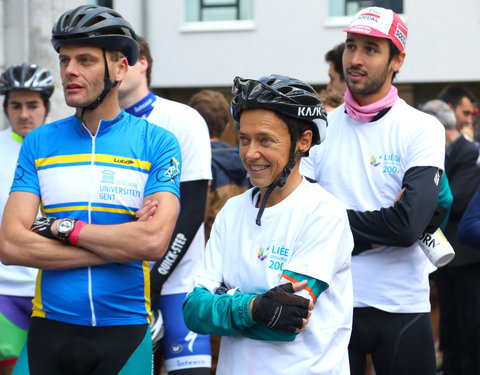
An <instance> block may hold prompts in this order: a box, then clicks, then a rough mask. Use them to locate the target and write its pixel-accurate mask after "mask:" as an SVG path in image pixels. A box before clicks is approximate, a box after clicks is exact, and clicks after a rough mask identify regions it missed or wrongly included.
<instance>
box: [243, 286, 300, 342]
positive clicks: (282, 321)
mask: <svg viewBox="0 0 480 375" xmlns="http://www.w3.org/2000/svg"><path fill="white" fill-rule="evenodd" d="M293 293H294V290H293V286H292V284H290V283H287V284H282V285H279V286H276V287H274V288H272V289H270V290H269V291H267V293H265V294H259V295H258V296H257V297H255V300H254V301H253V306H252V319H253V320H255V321H256V322H259V323H262V324H264V325H265V326H267V327H268V328H273V329H277V330H279V331H284V332H290V333H294V332H295V331H296V330H297V329H300V328H302V326H303V320H302V319H303V318H306V317H307V316H308V305H309V300H308V299H306V298H303V297H300V296H297V295H295V294H293Z"/></svg>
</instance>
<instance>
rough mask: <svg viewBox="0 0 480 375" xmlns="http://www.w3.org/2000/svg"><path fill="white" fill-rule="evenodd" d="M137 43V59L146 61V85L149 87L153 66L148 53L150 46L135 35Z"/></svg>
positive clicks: (143, 39)
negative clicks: (141, 58)
mask: <svg viewBox="0 0 480 375" xmlns="http://www.w3.org/2000/svg"><path fill="white" fill-rule="evenodd" d="M137 42H138V46H139V50H138V57H139V58H140V57H145V58H146V59H147V63H148V68H147V72H146V75H147V85H148V87H150V83H151V82H152V65H153V59H152V53H151V52H150V46H149V45H148V42H147V40H146V39H145V38H144V37H142V36H140V35H137Z"/></svg>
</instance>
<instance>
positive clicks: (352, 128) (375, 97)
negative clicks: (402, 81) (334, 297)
mask: <svg viewBox="0 0 480 375" xmlns="http://www.w3.org/2000/svg"><path fill="white" fill-rule="evenodd" d="M344 31H345V32H346V41H345V51H344V54H343V69H344V75H345V81H346V84H347V91H346V92H345V102H344V104H343V105H340V106H339V107H337V108H336V109H334V110H333V111H331V112H330V113H329V114H328V121H329V127H328V129H327V134H326V139H325V142H323V143H322V144H321V145H319V146H316V147H313V148H312V150H311V153H310V156H309V157H308V158H305V159H303V160H302V163H303V162H306V163H308V164H309V169H310V170H313V171H314V175H313V176H309V177H313V178H314V179H315V180H316V181H318V184H319V185H320V186H322V187H323V188H325V189H326V190H327V191H328V192H330V193H331V194H333V195H335V196H336V197H337V198H338V199H339V200H340V201H342V202H343V203H344V204H345V206H346V208H347V214H348V218H349V223H350V227H351V229H352V233H353V237H354V240H355V248H354V251H353V257H352V277H353V288H354V312H353V328H352V335H351V339H350V344H349V357H350V367H351V373H352V374H355V375H356V374H364V373H365V367H366V357H367V355H368V354H371V355H372V359H373V364H374V367H375V372H376V373H377V374H410V375H427V374H428V375H434V374H435V372H436V363H435V350H434V341H433V333H432V325H431V321H430V314H429V313H430V302H429V298H430V294H429V270H430V269H431V266H430V261H429V260H428V258H427V257H426V255H425V253H424V252H423V250H422V249H421V246H420V243H419V241H418V238H419V237H420V235H421V234H422V233H424V232H425V231H427V230H426V229H427V228H428V224H429V222H430V221H431V218H432V216H433V214H434V212H435V209H436V206H437V202H438V194H439V189H440V179H441V176H442V173H443V168H444V151H445V150H444V144H445V135H444V131H443V127H442V125H441V124H440V123H439V122H438V120H436V119H435V118H434V117H432V116H430V115H427V114H425V113H422V112H421V111H419V110H417V109H415V108H413V107H411V106H409V105H408V104H407V103H406V102H405V101H404V100H402V99H401V98H400V97H399V96H398V91H397V89H396V87H395V86H394V85H393V84H392V82H393V80H394V78H395V76H396V75H397V73H398V71H399V70H400V69H401V67H402V66H403V63H404V60H405V56H406V53H405V45H406V41H407V33H408V29H407V26H406V25H405V23H404V22H403V20H402V19H401V18H400V17H399V16H398V15H397V14H396V13H395V12H393V11H392V10H391V9H385V8H381V7H369V8H365V9H362V10H361V11H359V12H358V13H357V14H355V16H354V17H353V19H352V22H351V24H350V25H349V27H347V28H346V29H345V30H344ZM307 176H308V175H307ZM400 192H402V195H401V197H400V199H399V200H398V201H396V198H397V196H398V195H399V193H400ZM405 275H408V277H405Z"/></svg>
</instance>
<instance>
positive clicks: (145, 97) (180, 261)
mask: <svg viewBox="0 0 480 375" xmlns="http://www.w3.org/2000/svg"><path fill="white" fill-rule="evenodd" d="M137 40H138V43H139V58H138V61H137V62H136V63H135V64H134V65H133V66H132V67H131V68H130V69H129V70H128V72H127V75H126V77H125V79H124V80H123V81H122V83H121V84H120V88H119V93H118V94H119V101H120V106H121V107H122V108H125V111H126V112H127V113H130V114H132V115H134V116H137V117H140V118H144V119H146V120H148V121H149V122H151V123H153V124H156V125H158V126H160V127H162V128H164V129H167V130H169V131H171V132H172V133H173V134H174V135H175V136H176V137H177V139H178V142H179V144H180V149H181V152H182V161H183V167H182V174H181V176H180V197H181V198H180V206H181V210H180V214H179V217H178V219H177V222H176V225H175V229H174V231H173V234H172V238H171V240H170V244H169V246H168V250H167V252H166V253H165V255H164V256H163V258H162V259H161V260H159V261H158V262H156V263H151V264H150V267H151V271H150V273H151V290H152V292H151V293H152V306H153V314H154V318H155V321H154V325H153V326H152V327H155V326H158V325H159V324H160V322H159V320H160V319H163V324H164V329H163V337H162V338H161V340H160V338H159V335H156V334H155V333H159V332H161V330H159V329H155V330H154V331H152V332H154V335H153V340H154V347H155V348H157V347H158V349H159V350H157V355H156V356H155V358H156V361H155V367H156V369H158V368H159V367H160V366H159V362H160V359H161V357H162V356H163V359H164V361H165V367H166V369H167V371H168V373H169V374H175V375H181V374H187V375H188V374H195V375H202V374H209V373H210V367H211V355H210V338H209V337H208V336H205V335H203V336H202V335H198V334H197V333H195V332H191V331H190V330H189V329H187V327H186V326H185V323H184V322H183V319H182V315H181V305H182V302H183V300H184V299H185V295H186V294H187V292H188V291H189V290H190V289H191V288H192V285H193V279H192V273H193V268H194V266H195V264H196V263H197V261H198V260H200V258H201V257H202V256H203V253H204V252H205V235H204V224H203V221H204V214H205V202H206V199H207V188H208V182H209V180H211V178H212V173H211V167H210V164H211V151H210V142H209V136H208V128H207V125H206V124H205V121H204V120H203V118H202V116H200V115H199V113H198V112H197V111H195V110H194V109H192V108H190V107H189V106H187V105H185V104H182V103H178V102H174V101H171V100H168V99H165V98H161V97H159V96H156V95H155V94H153V92H152V91H150V89H149V87H150V82H151V72H152V65H153V59H152V55H151V52H150V46H149V45H148V42H147V41H146V40H145V38H143V37H141V36H137ZM157 342H158V345H157ZM160 353H161V354H162V356H159V355H158V354H160Z"/></svg>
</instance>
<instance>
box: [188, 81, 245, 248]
mask: <svg viewBox="0 0 480 375" xmlns="http://www.w3.org/2000/svg"><path fill="white" fill-rule="evenodd" d="M188 105H190V106H191V107H192V108H194V109H196V110H197V111H198V112H199V113H200V115H202V117H203V118H204V119H205V121H206V123H207V126H208V131H209V133H210V144H211V146H212V181H211V183H210V186H209V189H208V194H207V205H206V209H205V240H207V241H208V239H209V238H210V231H211V229H212V225H213V221H214V220H215V216H217V214H218V212H219V211H220V210H221V209H222V207H223V206H224V204H225V202H226V201H227V200H228V199H229V198H231V197H233V196H235V195H238V194H241V193H243V192H244V191H245V190H247V188H248V187H250V184H249V181H248V177H247V171H246V170H245V167H244V166H243V164H242V160H241V159H240V155H239V154H238V148H235V147H232V146H231V145H229V144H228V143H227V142H224V141H222V140H221V137H222V135H223V134H225V132H226V131H227V129H228V126H229V119H230V107H229V105H228V102H227V99H225V97H224V96H223V94H222V93H221V92H220V91H214V90H202V91H199V92H198V93H196V94H195V95H193V96H192V97H191V98H190V101H189V102H188Z"/></svg>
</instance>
